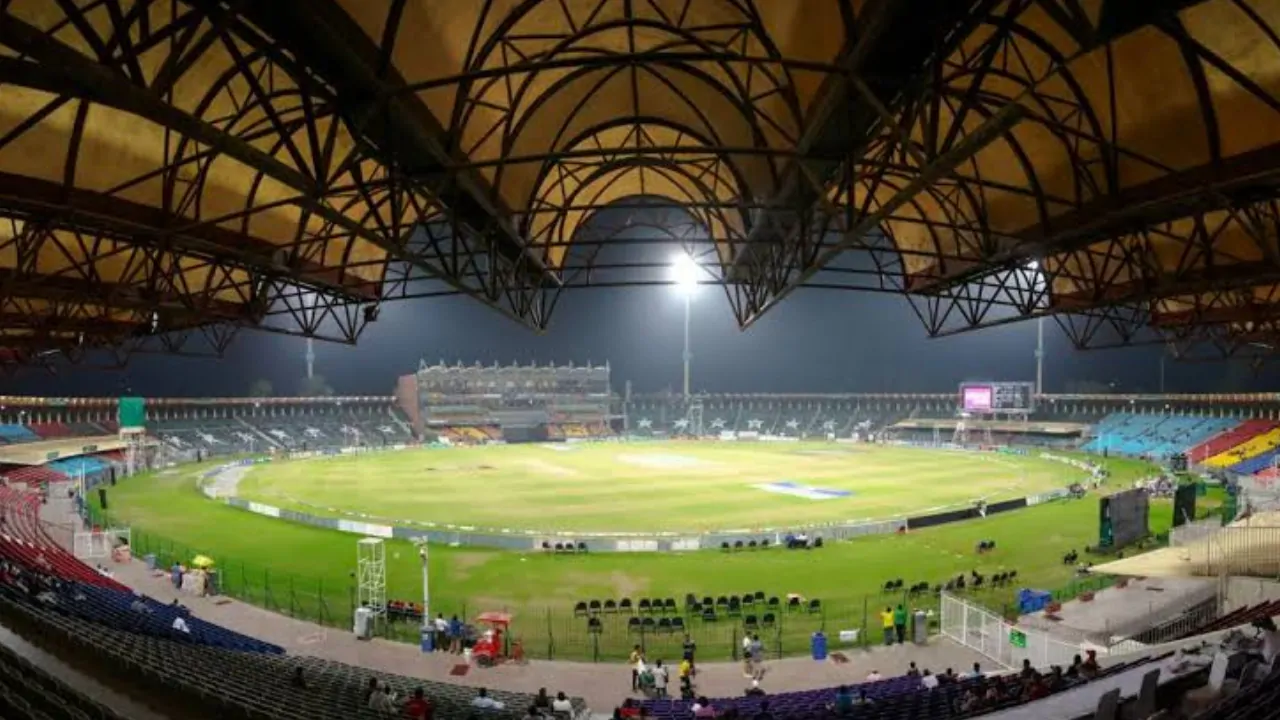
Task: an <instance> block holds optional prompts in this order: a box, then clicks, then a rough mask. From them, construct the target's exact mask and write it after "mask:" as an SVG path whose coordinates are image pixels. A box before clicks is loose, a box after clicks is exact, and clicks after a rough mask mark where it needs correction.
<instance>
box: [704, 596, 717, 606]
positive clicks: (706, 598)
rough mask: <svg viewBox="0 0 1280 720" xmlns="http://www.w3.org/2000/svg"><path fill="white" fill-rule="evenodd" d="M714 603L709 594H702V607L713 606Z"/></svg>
mask: <svg viewBox="0 0 1280 720" xmlns="http://www.w3.org/2000/svg"><path fill="white" fill-rule="evenodd" d="M715 604H716V603H715V601H714V600H712V599H711V596H710V595H704V596H703V598H702V605H703V607H714V606H715Z"/></svg>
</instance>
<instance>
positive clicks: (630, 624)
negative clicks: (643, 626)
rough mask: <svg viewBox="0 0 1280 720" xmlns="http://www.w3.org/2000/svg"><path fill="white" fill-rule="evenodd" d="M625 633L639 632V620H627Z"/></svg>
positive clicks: (636, 618) (633, 617)
mask: <svg viewBox="0 0 1280 720" xmlns="http://www.w3.org/2000/svg"><path fill="white" fill-rule="evenodd" d="M627 632H631V633H638V632H640V618H638V617H635V616H632V617H631V619H630V620H627Z"/></svg>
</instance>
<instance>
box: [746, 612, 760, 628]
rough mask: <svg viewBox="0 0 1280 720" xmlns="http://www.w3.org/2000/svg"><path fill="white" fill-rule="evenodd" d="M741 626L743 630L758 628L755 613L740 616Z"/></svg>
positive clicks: (758, 623)
mask: <svg viewBox="0 0 1280 720" xmlns="http://www.w3.org/2000/svg"><path fill="white" fill-rule="evenodd" d="M742 628H743V629H744V630H759V629H760V622H759V621H758V620H756V616H755V615H747V616H746V617H744V618H742Z"/></svg>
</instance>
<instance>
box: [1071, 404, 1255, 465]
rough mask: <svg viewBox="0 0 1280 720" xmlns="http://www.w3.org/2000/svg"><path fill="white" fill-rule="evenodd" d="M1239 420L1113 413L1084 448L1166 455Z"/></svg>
mask: <svg viewBox="0 0 1280 720" xmlns="http://www.w3.org/2000/svg"><path fill="white" fill-rule="evenodd" d="M1237 422H1238V421H1237V420H1235V419H1231V418H1210V417H1193V416H1181V415H1178V416H1170V415H1135V414H1132V413H1112V414H1111V415H1108V416H1106V417H1105V418H1103V419H1102V421H1101V422H1100V423H1098V424H1097V426H1096V427H1095V428H1094V438H1093V439H1092V440H1090V441H1089V442H1088V443H1086V444H1085V447H1084V449H1085V450H1088V451H1091V452H1103V451H1106V452H1113V453H1119V454H1122V455H1142V456H1147V457H1166V456H1168V455H1173V454H1176V453H1180V452H1184V451H1185V450H1186V449H1187V448H1188V447H1192V446H1194V445H1196V444H1198V443H1200V442H1201V441H1203V440H1205V439H1207V438H1210V437H1213V436H1215V435H1218V434H1219V433H1222V432H1223V431H1224V430H1227V429H1228V428H1230V427H1231V426H1232V425H1234V424H1236V423H1237Z"/></svg>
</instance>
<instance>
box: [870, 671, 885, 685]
mask: <svg viewBox="0 0 1280 720" xmlns="http://www.w3.org/2000/svg"><path fill="white" fill-rule="evenodd" d="M883 679H884V676H883V675H881V674H880V671H879V670H872V671H871V672H870V673H869V674H868V675H867V682H877V681H879V680H883Z"/></svg>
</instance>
